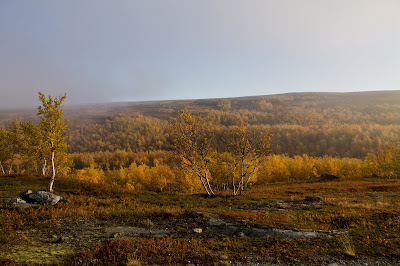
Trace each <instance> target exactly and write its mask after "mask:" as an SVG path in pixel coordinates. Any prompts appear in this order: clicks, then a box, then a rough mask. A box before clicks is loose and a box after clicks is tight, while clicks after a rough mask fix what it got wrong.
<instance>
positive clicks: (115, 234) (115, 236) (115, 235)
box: [111, 233, 120, 238]
mask: <svg viewBox="0 0 400 266" xmlns="http://www.w3.org/2000/svg"><path fill="white" fill-rule="evenodd" d="M119 236H120V234H119V233H112V234H111V238H118V237H119Z"/></svg>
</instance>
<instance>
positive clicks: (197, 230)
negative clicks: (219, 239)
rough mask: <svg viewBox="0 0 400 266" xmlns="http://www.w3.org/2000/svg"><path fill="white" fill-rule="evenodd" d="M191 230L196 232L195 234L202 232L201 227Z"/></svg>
mask: <svg viewBox="0 0 400 266" xmlns="http://www.w3.org/2000/svg"><path fill="white" fill-rule="evenodd" d="M193 232H194V233H197V234H201V233H203V229H201V228H193Z"/></svg>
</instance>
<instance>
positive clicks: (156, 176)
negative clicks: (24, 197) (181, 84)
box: [0, 92, 400, 265]
mask: <svg viewBox="0 0 400 266" xmlns="http://www.w3.org/2000/svg"><path fill="white" fill-rule="evenodd" d="M39 95H40V100H41V103H42V106H41V107H39V109H38V110H39V114H40V115H41V119H39V118H35V117H34V116H32V115H31V114H29V113H22V112H21V113H19V112H3V113H0V125H2V126H1V127H0V174H1V175H0V183H1V184H0V188H1V189H0V198H4V199H5V198H9V199H13V197H15V196H18V194H19V193H21V192H23V191H25V190H27V189H31V190H34V191H37V190H43V189H44V188H45V187H47V188H51V187H52V184H53V182H54V177H55V173H57V182H56V186H55V187H54V191H55V193H57V194H59V195H61V196H63V197H64V198H67V199H68V203H58V204H57V205H55V206H46V205H44V206H43V205H34V206H32V207H29V208H18V207H17V208H10V202H9V200H3V201H2V203H1V208H0V258H1V261H0V262H1V263H4V264H7V263H9V264H18V263H21V264H34V263H37V264H67V265H70V264H75V265H78V264H79V265H80V264H85V265H87V264H89V265H110V264H122V265H123V264H130V265H135V264H145V265H146V264H190V263H194V264H196V263H204V264H210V263H225V264H227V263H229V262H265V263H279V262H281V263H282V262H283V263H286V262H287V263H289V262H290V263H298V264H318V265H319V264H324V263H327V262H338V263H339V264H340V263H341V262H343V261H344V262H343V263H349V262H351V263H357V262H360V263H361V262H365V263H370V264H371V263H372V264H373V263H374V262H377V261H383V262H386V263H388V264H390V263H391V264H393V263H399V256H400V250H399V247H400V242H399V239H400V235H399V232H400V219H399V217H400V208H399V207H400V205H399V202H400V201H399V199H400V198H399V197H400V195H399V191H400V181H399V179H398V175H399V174H400V146H399V140H400V136H399V134H400V129H399V124H400V120H399V119H398V117H399V113H400V105H398V104H397V102H399V101H398V100H400V92H381V93H379V94H374V93H359V94H293V95H276V96H265V97H264V96H262V97H246V98H234V99H222V100H219V99H215V100H195V101H177V102H159V103H134V104H114V105H109V106H105V107H104V106H99V107H96V106H88V107H84V108H83V109H80V110H76V109H70V110H68V109H66V110H63V108H62V106H61V104H62V103H63V101H64V100H65V95H64V96H62V97H60V98H52V97H51V96H48V98H47V97H46V96H45V95H43V94H39ZM371 98H373V100H374V101H373V102H372V101H371ZM63 114H65V115H66V116H68V117H69V118H70V120H69V121H68V120H67V119H66V120H64V122H62V121H61V120H62V119H61V118H62V115H63ZM67 122H68V123H69V129H70V130H68V131H67V130H66V126H67ZM67 144H68V145H67ZM328 175H329V176H331V177H332V176H333V177H337V178H338V179H336V180H324V181H323V180H321V176H328ZM49 178H50V181H51V182H50V184H49V183H48V181H49ZM210 196H213V197H210ZM307 196H319V197H320V200H317V201H308V200H306V198H307ZM314 198H318V197H314ZM195 229H196V230H195ZM200 229H201V230H200ZM285 230H286V231H285ZM151 232H153V233H151ZM267 232H269V233H267ZM271 232H275V233H271ZM276 232H278V233H276ZM301 232H305V233H304V235H307V234H309V235H315V237H291V234H292V235H293V234H294V235H296V234H297V235H301ZM324 234H326V235H328V236H329V237H326V236H324Z"/></svg>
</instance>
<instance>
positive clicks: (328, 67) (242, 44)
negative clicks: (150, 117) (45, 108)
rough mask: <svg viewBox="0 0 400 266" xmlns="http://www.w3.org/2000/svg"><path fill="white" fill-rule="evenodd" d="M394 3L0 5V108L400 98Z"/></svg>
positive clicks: (4, 1)
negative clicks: (323, 95)
mask: <svg viewBox="0 0 400 266" xmlns="http://www.w3.org/2000/svg"><path fill="white" fill-rule="evenodd" d="M399 14H400V1H398V0H379V1H378V0H373V1H370V0H335V1H329V0H301V1H300V0H250V1H248V0H201V1H194V0H193V1H190V0H112V1H110V0H68V1H61V0H35V1H31V0H17V1H16V0H0V109H8V108H22V107H33V106H38V105H39V104H40V102H39V100H38V95H37V92H38V91H41V92H42V93H45V94H51V95H52V96H61V95H63V94H64V93H66V94H67V99H66V104H84V103H97V102H127V101H152V100H169V99H199V98H224V97H238V96H252V95H269V94H280V93H289V92H346V91H370V90H373V91H379V90H400V15H399Z"/></svg>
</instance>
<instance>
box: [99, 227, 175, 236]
mask: <svg viewBox="0 0 400 266" xmlns="http://www.w3.org/2000/svg"><path fill="white" fill-rule="evenodd" d="M105 231H106V234H108V235H110V236H111V237H115V236H125V237H137V236H144V235H146V236H153V237H165V236H167V235H168V234H169V233H170V232H171V231H170V230H167V229H148V228H143V227H133V226H115V227H107V228H106V229H105Z"/></svg>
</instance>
